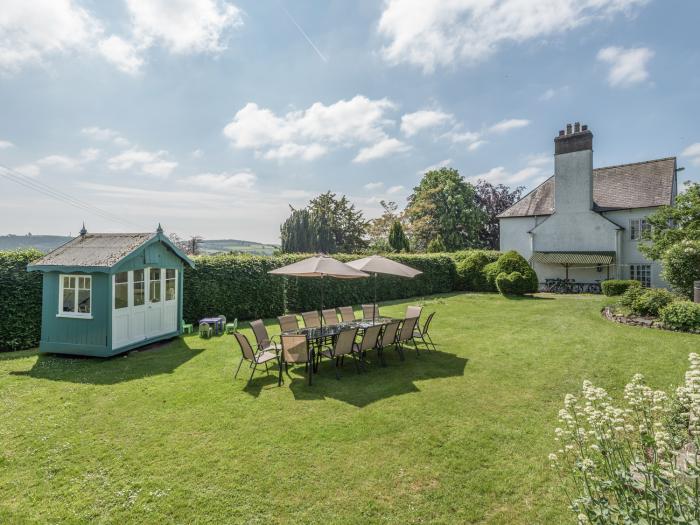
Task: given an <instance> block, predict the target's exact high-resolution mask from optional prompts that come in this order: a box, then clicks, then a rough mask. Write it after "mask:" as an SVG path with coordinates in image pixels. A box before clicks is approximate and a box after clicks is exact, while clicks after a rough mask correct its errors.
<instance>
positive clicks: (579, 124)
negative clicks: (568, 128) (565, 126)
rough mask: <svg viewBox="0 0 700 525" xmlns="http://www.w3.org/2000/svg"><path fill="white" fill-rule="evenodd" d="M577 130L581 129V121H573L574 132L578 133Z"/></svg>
mask: <svg viewBox="0 0 700 525" xmlns="http://www.w3.org/2000/svg"><path fill="white" fill-rule="evenodd" d="M579 131H581V123H580V122H574V133H578V132H579Z"/></svg>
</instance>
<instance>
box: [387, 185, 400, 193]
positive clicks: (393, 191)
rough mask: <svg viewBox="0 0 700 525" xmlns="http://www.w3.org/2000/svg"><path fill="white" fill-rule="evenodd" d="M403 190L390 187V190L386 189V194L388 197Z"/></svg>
mask: <svg viewBox="0 0 700 525" xmlns="http://www.w3.org/2000/svg"><path fill="white" fill-rule="evenodd" d="M403 190H404V187H403V186H400V185H399V186H392V187H391V188H389V189H387V190H386V192H387V193H388V194H389V195H396V194H397V193H401V192H402V191H403Z"/></svg>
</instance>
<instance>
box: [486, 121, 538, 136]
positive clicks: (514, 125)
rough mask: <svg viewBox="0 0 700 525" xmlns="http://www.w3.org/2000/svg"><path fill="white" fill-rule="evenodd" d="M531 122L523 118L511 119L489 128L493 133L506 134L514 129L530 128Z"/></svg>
mask: <svg viewBox="0 0 700 525" xmlns="http://www.w3.org/2000/svg"><path fill="white" fill-rule="evenodd" d="M529 125H530V121H529V120H526V119H522V118H511V119H506V120H502V121H500V122H498V123H496V124H494V125H493V126H491V127H490V128H489V131H490V132H491V133H505V132H507V131H510V130H512V129H518V128H523V127H525V126H529Z"/></svg>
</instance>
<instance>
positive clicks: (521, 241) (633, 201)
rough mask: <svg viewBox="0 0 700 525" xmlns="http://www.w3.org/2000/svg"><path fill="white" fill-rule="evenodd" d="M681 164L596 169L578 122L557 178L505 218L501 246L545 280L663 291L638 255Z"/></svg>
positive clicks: (561, 153) (561, 139)
mask: <svg viewBox="0 0 700 525" xmlns="http://www.w3.org/2000/svg"><path fill="white" fill-rule="evenodd" d="M676 172H677V168H676V158H675V157H668V158H665V159H657V160H649V161H646V162H636V163H633V164H624V165H621V166H609V167H607V168H596V169H593V134H592V133H591V131H590V130H589V129H588V127H587V126H585V125H584V126H581V125H580V124H579V123H578V122H577V123H576V124H574V125H573V126H572V125H571V124H568V125H567V126H566V131H564V130H562V131H560V132H559V136H558V137H556V138H555V139H554V176H552V177H550V178H549V179H547V180H546V181H544V182H543V183H542V184H540V185H539V186H538V187H537V188H535V189H534V190H532V191H531V192H530V193H528V194H527V195H525V197H523V198H522V199H520V200H519V201H518V202H516V203H515V204H514V205H513V206H511V207H510V208H508V209H507V210H506V211H504V212H503V213H501V214H500V215H499V217H498V218H499V221H500V235H501V237H500V248H501V250H502V251H506V250H516V251H518V252H519V253H520V254H522V255H523V256H524V257H525V258H526V259H528V260H529V261H530V264H532V266H533V267H534V269H535V271H536V272H537V275H538V276H539V279H540V282H541V283H544V282H545V280H546V279H554V278H566V277H567V276H568V278H570V279H574V280H575V281H576V282H588V283H593V282H596V281H601V280H605V279H608V278H619V279H637V280H639V281H641V282H642V284H643V285H644V286H654V287H657V286H658V287H663V286H666V283H664V281H663V280H662V279H661V276H660V271H661V268H660V265H659V264H658V263H657V262H654V261H650V260H648V259H646V258H645V257H644V256H643V255H642V254H641V253H640V252H639V250H638V246H639V240H640V237H641V232H642V231H644V230H645V229H647V228H648V224H647V222H646V217H647V216H648V215H650V214H651V213H653V212H654V210H655V209H656V208H658V207H659V206H663V205H670V204H673V202H674V200H675V197H676V191H677V187H676Z"/></svg>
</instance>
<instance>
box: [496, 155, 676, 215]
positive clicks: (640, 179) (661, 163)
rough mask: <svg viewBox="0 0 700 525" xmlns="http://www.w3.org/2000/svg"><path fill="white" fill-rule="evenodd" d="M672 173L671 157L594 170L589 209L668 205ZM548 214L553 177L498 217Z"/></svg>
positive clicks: (671, 187) (552, 193)
mask: <svg viewBox="0 0 700 525" xmlns="http://www.w3.org/2000/svg"><path fill="white" fill-rule="evenodd" d="M675 169H676V158H675V157H668V158H665V159H658V160H649V161H646V162H635V163H633V164H623V165H621V166H609V167H607V168H597V169H594V170H593V209H594V210H595V211H609V210H625V209H631V208H653V207H657V206H663V205H665V204H671V201H672V196H673V181H674V178H675V174H676V172H675ZM552 213H554V177H550V178H549V179H547V180H546V181H544V182H543V183H542V184H540V185H539V186H538V187H537V188H535V189H534V190H532V191H531V192H530V193H528V194H527V195H525V197H523V198H522V199H520V200H519V201H518V202H516V203H515V204H513V206H511V207H510V208H508V209H507V210H506V211H504V212H503V213H501V214H500V215H499V217H531V216H534V215H551V214H552Z"/></svg>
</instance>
